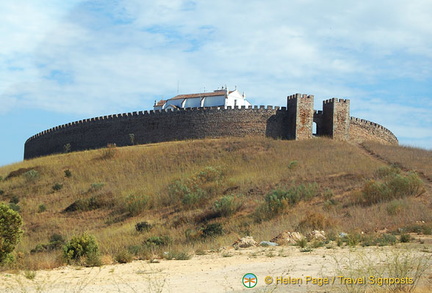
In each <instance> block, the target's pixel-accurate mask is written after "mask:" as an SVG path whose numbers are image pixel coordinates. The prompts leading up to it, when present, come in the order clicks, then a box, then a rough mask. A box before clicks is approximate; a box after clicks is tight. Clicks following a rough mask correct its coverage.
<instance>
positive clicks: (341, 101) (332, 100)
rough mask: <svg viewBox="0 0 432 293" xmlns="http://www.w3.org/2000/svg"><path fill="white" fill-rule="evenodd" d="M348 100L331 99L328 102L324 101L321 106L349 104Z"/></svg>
mask: <svg viewBox="0 0 432 293" xmlns="http://www.w3.org/2000/svg"><path fill="white" fill-rule="evenodd" d="M349 102H350V100H349V99H337V98H331V99H328V100H324V102H323V104H324V105H325V104H334V103H345V104H349Z"/></svg>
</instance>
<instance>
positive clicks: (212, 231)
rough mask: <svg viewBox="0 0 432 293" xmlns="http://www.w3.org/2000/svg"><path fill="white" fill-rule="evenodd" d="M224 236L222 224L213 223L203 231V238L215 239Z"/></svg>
mask: <svg viewBox="0 0 432 293" xmlns="http://www.w3.org/2000/svg"><path fill="white" fill-rule="evenodd" d="M222 234H223V226H222V224H221V223H212V224H207V225H206V226H205V227H204V229H203V230H202V236H203V237H204V238H206V237H215V236H219V235H222Z"/></svg>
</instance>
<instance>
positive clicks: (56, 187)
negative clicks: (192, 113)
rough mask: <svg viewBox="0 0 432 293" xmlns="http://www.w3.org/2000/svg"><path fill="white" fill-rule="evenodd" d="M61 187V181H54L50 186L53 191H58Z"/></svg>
mask: <svg viewBox="0 0 432 293" xmlns="http://www.w3.org/2000/svg"><path fill="white" fill-rule="evenodd" d="M62 188H63V184H61V183H56V184H54V185H53V186H52V190H54V191H59V190H61V189H62Z"/></svg>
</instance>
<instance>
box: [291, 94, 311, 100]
mask: <svg viewBox="0 0 432 293" xmlns="http://www.w3.org/2000/svg"><path fill="white" fill-rule="evenodd" d="M313 98H314V95H307V94H294V95H290V96H288V97H287V99H288V100H294V99H313Z"/></svg>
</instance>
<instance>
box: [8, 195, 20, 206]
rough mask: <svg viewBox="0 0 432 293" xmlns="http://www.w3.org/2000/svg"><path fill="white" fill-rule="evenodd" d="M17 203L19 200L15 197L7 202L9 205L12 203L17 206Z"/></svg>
mask: <svg viewBox="0 0 432 293" xmlns="http://www.w3.org/2000/svg"><path fill="white" fill-rule="evenodd" d="M19 202H20V199H19V197H18V196H16V195H14V196H12V198H11V199H10V200H9V203H13V204H18V203H19Z"/></svg>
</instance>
